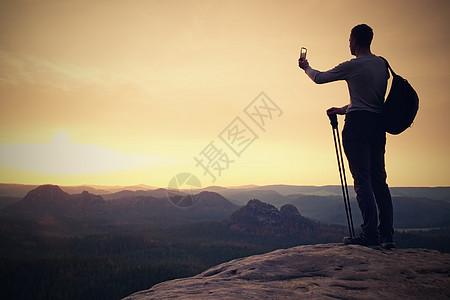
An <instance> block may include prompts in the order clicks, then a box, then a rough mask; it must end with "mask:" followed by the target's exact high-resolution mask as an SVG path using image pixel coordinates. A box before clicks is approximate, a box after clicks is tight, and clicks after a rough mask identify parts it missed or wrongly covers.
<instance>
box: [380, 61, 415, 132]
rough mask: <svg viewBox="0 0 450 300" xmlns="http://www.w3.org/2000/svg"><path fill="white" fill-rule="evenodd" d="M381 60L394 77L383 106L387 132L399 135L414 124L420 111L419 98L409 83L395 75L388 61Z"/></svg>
mask: <svg viewBox="0 0 450 300" xmlns="http://www.w3.org/2000/svg"><path fill="white" fill-rule="evenodd" d="M381 58H382V59H383V60H384V62H385V63H386V67H387V68H388V69H389V70H391V73H392V77H393V80H392V85H391V90H390V91H389V94H388V96H387V98H386V101H384V104H383V116H384V125H385V130H386V132H388V133H390V134H399V133H402V132H403V131H405V130H406V129H407V128H408V127H410V126H411V124H412V123H413V121H414V118H415V117H416V114H417V111H418V110H419V97H418V96H417V93H416V91H415V90H414V88H413V87H412V86H411V85H410V84H409V82H408V81H407V80H406V79H404V78H403V77H401V76H400V75H397V74H395V72H394V70H392V68H391V66H390V65H389V63H388V61H387V60H386V59H385V58H383V57H381Z"/></svg>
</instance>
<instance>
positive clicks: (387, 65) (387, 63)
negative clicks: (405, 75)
mask: <svg viewBox="0 0 450 300" xmlns="http://www.w3.org/2000/svg"><path fill="white" fill-rule="evenodd" d="M380 58H381V59H382V60H384V62H385V63H386V67H387V68H388V69H389V70H390V71H391V73H392V75H393V76H394V77H395V76H397V74H395V72H394V70H392V68H391V66H390V65H389V62H388V61H387V60H386V58H384V57H383V56H380Z"/></svg>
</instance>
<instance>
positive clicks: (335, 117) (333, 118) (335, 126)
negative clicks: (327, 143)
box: [327, 114, 338, 129]
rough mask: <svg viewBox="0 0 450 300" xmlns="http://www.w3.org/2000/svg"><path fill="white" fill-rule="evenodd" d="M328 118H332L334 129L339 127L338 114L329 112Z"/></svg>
mask: <svg viewBox="0 0 450 300" xmlns="http://www.w3.org/2000/svg"><path fill="white" fill-rule="evenodd" d="M327 116H328V118H330V124H331V126H332V127H333V129H337V128H338V120H337V115H336V114H327Z"/></svg>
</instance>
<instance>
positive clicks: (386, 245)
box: [381, 239, 395, 250]
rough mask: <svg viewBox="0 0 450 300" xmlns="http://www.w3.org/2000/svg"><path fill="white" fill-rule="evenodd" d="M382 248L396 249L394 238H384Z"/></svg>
mask: <svg viewBox="0 0 450 300" xmlns="http://www.w3.org/2000/svg"><path fill="white" fill-rule="evenodd" d="M381 248H383V249H386V250H391V249H394V248H395V243H394V240H392V239H388V240H382V241H381Z"/></svg>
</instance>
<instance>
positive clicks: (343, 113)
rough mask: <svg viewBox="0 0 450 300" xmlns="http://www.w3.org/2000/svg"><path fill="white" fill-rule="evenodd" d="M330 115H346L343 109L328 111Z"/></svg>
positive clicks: (337, 108) (335, 108) (336, 108)
mask: <svg viewBox="0 0 450 300" xmlns="http://www.w3.org/2000/svg"><path fill="white" fill-rule="evenodd" d="M327 114H328V115H336V114H337V115H345V111H343V109H342V107H332V108H329V109H327Z"/></svg>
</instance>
